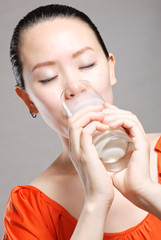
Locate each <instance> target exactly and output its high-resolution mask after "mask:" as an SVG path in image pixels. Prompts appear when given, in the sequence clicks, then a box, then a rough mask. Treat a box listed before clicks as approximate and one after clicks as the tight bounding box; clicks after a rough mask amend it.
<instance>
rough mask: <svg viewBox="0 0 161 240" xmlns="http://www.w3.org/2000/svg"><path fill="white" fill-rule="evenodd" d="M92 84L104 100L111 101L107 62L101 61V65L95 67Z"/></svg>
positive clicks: (111, 94)
mask: <svg viewBox="0 0 161 240" xmlns="http://www.w3.org/2000/svg"><path fill="white" fill-rule="evenodd" d="M93 79H94V81H93V83H94V85H95V86H96V90H97V91H98V92H99V93H100V94H101V96H102V97H103V98H104V99H105V101H107V102H109V103H111V104H112V103H113V93H112V86H111V83H110V73H109V69H108V64H107V63H102V65H101V67H99V68H98V69H97V71H96V72H95V76H94V78H93Z"/></svg>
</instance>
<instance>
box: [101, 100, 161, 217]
mask: <svg viewBox="0 0 161 240" xmlns="http://www.w3.org/2000/svg"><path fill="white" fill-rule="evenodd" d="M104 112H105V113H106V114H107V115H108V118H107V119H106V118H105V119H106V121H105V122H106V123H107V124H109V126H110V127H111V128H113V129H116V128H119V127H123V128H124V129H125V130H126V131H127V132H128V134H129V136H130V137H131V138H132V140H133V143H134V147H135V150H134V152H133V154H132V156H131V159H130V161H129V164H128V167H127V169H125V170H123V171H121V172H118V173H114V174H113V175H112V180H113V184H114V186H115V187H116V188H117V189H118V190H119V191H120V192H121V193H122V194H123V195H124V196H125V197H126V198H127V199H128V200H130V201H131V202H132V203H134V204H135V205H136V206H138V207H140V208H142V209H143V210H145V211H148V212H150V213H152V214H153V215H155V216H156V217H158V218H159V219H161V185H160V184H159V183H156V182H154V181H153V180H152V178H151V174H150V144H149V141H148V139H147V137H146V134H145V132H144V129H143V127H142V125H141V123H140V122H139V120H138V119H137V117H136V116H135V115H134V114H132V113H130V112H128V111H124V110H120V109H118V108H116V107H115V106H112V105H110V104H107V103H106V104H105V110H104Z"/></svg>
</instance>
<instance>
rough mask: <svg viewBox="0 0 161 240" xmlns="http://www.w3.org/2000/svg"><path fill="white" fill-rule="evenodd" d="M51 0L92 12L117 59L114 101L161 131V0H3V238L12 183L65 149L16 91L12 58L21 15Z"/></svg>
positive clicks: (0, 107) (153, 129) (23, 181)
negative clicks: (15, 29) (13, 44)
mask: <svg viewBox="0 0 161 240" xmlns="http://www.w3.org/2000/svg"><path fill="white" fill-rule="evenodd" d="M49 3H62V4H67V5H70V6H73V7H76V8H78V9H79V10H82V11H84V12H85V13H86V14H87V15H89V17H90V18H91V19H92V20H93V21H94V23H95V24H96V25H97V27H98V29H99V30H100V32H101V34H102V37H103V38H104V41H105V43H106V46H107V49H108V50H109V52H112V53H113V54H114V56H115V59H116V77H117V80H118V82H117V85H116V86H115V87H114V88H113V90H114V104H115V105H117V106H118V107H120V108H122V109H127V110H130V111H132V112H133V113H135V114H136V115H137V116H138V118H139V119H140V121H141V122H142V124H143V126H144V129H145V131H146V132H148V133H150V132H161V96H160V91H161V46H160V45H161V27H160V26H161V1H160V0H141V1H140V0H112V1H110V0H99V1H93V0H91V1H90V0H81V1H76V0H68V1H63V0H62V1H54V0H53V1H43V0H34V1H33V0H27V1H25V0H14V1H10V0H0V104H1V105H0V116H1V117H0V143H1V144H0V153H1V154H0V232H1V233H0V238H1V237H2V233H3V231H4V226H3V216H4V211H5V206H6V203H7V200H8V198H9V194H10V191H11V189H12V188H13V187H14V186H16V185H23V184H28V183H30V181H31V180H32V179H33V178H35V177H36V176H37V175H39V174H40V173H41V172H42V171H43V170H44V169H45V168H46V167H48V165H49V164H51V163H52V161H53V160H54V159H55V158H56V157H57V156H58V155H59V154H60V152H61V144H60V141H59V138H58V137H57V134H56V133H55V132H53V131H52V130H51V129H50V128H49V127H48V126H47V125H46V124H45V123H44V122H43V120H42V119H41V117H40V116H38V118H37V119H32V117H31V116H30V114H29V112H28V110H27V109H26V107H25V105H24V104H23V102H22V101H20V100H19V99H18V97H17V96H16V94H15V92H14V85H15V80H14V76H13V74H12V70H11V65H10V61H9V43H10V39H11V35H12V32H13V29H14V27H15V26H16V24H17V23H18V21H19V20H20V18H22V17H23V16H24V15H25V14H26V13H27V12H29V11H30V10H32V9H34V8H36V7H38V6H41V5H45V4H49Z"/></svg>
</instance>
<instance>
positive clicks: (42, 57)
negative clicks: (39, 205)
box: [15, 18, 161, 239]
mask: <svg viewBox="0 0 161 240" xmlns="http://www.w3.org/2000/svg"><path fill="white" fill-rule="evenodd" d="M80 32H81V37H80ZM21 59H22V63H23V77H24V81H25V90H22V89H20V88H19V87H16V88H15V90H16V93H17V94H18V96H19V97H20V98H21V99H22V100H23V101H24V102H25V104H26V105H27V107H28V108H29V110H30V111H31V112H32V113H38V112H39V113H40V114H41V116H42V118H43V119H44V121H45V122H46V123H47V124H48V125H49V126H50V127H51V128H52V129H53V130H55V131H56V132H57V133H58V135H59V137H60V139H61V141H62V144H63V152H62V154H61V155H60V156H59V157H58V159H56V160H55V161H54V162H53V163H52V164H51V166H49V168H48V169H47V170H45V171H44V172H43V173H42V174H41V175H40V176H39V177H37V178H36V179H35V180H33V182H32V183H31V185H33V186H35V187H37V188H39V189H40V190H42V191H43V192H44V193H46V194H47V195H48V196H49V197H50V198H52V199H54V200H55V201H57V202H59V203H60V204H61V205H62V206H64V207H65V208H66V209H67V211H69V213H70V214H71V215H72V216H73V217H74V218H76V219H78V218H79V221H78V224H77V227H76V230H75V232H74V234H73V237H72V239H83V238H84V236H87V235H88V236H89V238H88V239H90V238H91V239H101V238H102V236H103V232H118V231H123V230H125V229H128V228H130V227H132V226H135V225H136V224H138V223H139V222H140V221H142V220H143V218H145V216H146V215H147V212H146V211H151V212H153V209H154V208H153V209H151V208H152V207H151V204H152V203H154V199H150V198H149V196H148V194H147V192H149V189H155V192H156V193H157V194H158V191H161V190H160V188H159V187H158V184H157V175H158V173H157V154H156V152H154V146H155V144H156V141H157V140H158V138H159V134H152V135H146V134H145V132H144V129H143V127H142V125H141V123H140V122H139V120H138V119H137V117H136V116H135V115H133V114H132V113H131V112H128V111H124V110H121V109H118V108H117V107H115V106H113V105H112V104H113V94H112V85H114V84H115V83H116V78H115V72H114V66H115V59H114V57H113V55H112V54H111V55H110V57H109V59H107V58H106V57H105V55H104V53H103V51H102V49H101V46H100V44H99V43H98V41H97V39H96V37H95V35H94V33H93V31H92V30H91V29H90V28H89V26H88V25H86V24H85V23H83V22H81V21H79V20H76V19H75V20H74V21H73V19H67V18H61V19H60V18H57V19H55V20H51V21H45V22H41V23H39V24H37V25H35V26H33V27H31V28H29V29H27V30H25V31H24V33H23V35H22V44H21ZM49 61H50V64H49V63H48V64H45V65H44V66H42V64H40V63H44V62H49ZM91 64H94V65H93V66H90V65H91ZM89 66H90V67H89ZM46 79H50V81H49V80H48V81H46ZM44 80H45V81H44ZM79 80H87V81H89V82H92V83H93V84H94V85H95V87H96V89H97V91H98V92H99V93H100V94H101V95H102V97H103V98H104V99H105V101H106V103H105V104H104V109H103V107H102V106H100V105H94V106H88V107H85V108H83V109H81V110H79V111H78V112H77V113H75V114H74V115H73V116H72V117H70V118H69V119H68V118H67V116H66V113H65V111H64V110H63V107H62V105H61V101H60V95H61V92H62V90H63V89H64V88H65V87H66V86H67V85H68V84H69V83H70V82H73V81H78V84H79ZM107 102H108V103H107ZM107 116H108V118H107ZM108 126H110V127H111V128H114V129H115V128H118V127H124V128H125V129H126V131H127V132H128V133H129V135H130V137H131V138H132V139H133V141H134V145H135V151H134V153H133V154H132V156H131V159H130V164H129V166H128V168H127V169H125V170H124V171H121V172H120V173H116V174H110V173H108V172H107V170H106V169H105V166H104V165H103V164H102V162H101V161H100V160H99V158H98V155H97V152H96V150H95V147H94V146H93V144H92V134H93V133H94V132H95V131H96V130H98V131H104V130H106V129H107V128H108ZM87 146H88V147H87ZM136 169H137V170H136ZM98 176H99V177H98ZM114 186H115V187H114ZM153 191H154V190H153ZM121 193H122V194H123V195H124V196H123V195H122V194H121ZM160 199H161V198H160ZM129 200H130V201H129ZM153 205H154V204H153ZM138 207H139V208H138ZM125 210H126V212H128V215H127V218H126V219H124V212H125ZM144 210H145V211H144ZM156 212H157V210H156V209H155V213H156ZM157 213H158V212H157ZM96 216H97V217H98V216H99V219H101V220H100V221H99V224H98V221H97V218H96ZM158 216H159V217H160V215H158ZM91 227H92V228H93V229H95V230H94V235H91V234H92V233H91V232H90V230H89V229H91ZM92 232H93V231H92Z"/></svg>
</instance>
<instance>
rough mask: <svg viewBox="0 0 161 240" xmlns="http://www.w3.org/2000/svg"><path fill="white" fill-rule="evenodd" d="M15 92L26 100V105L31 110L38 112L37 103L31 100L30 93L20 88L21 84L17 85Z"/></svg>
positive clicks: (34, 112)
mask: <svg viewBox="0 0 161 240" xmlns="http://www.w3.org/2000/svg"><path fill="white" fill-rule="evenodd" d="M15 92H16V94H17V95H18V96H19V97H20V98H21V99H22V100H23V101H24V103H25V104H26V106H27V107H28V109H29V111H30V112H32V113H33V114H38V112H39V111H38V109H37V107H36V106H35V104H34V103H33V102H32V101H31V99H30V97H29V95H28V93H27V92H26V91H25V90H23V89H22V88H20V87H19V86H17V85H16V86H15Z"/></svg>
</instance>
